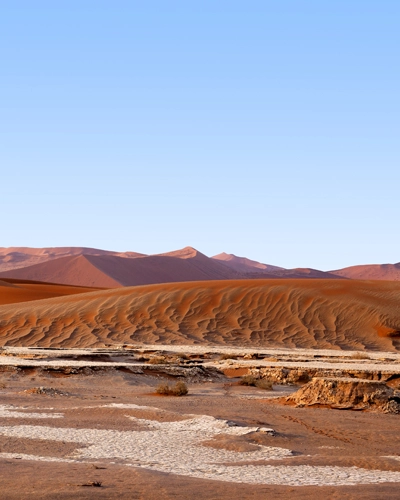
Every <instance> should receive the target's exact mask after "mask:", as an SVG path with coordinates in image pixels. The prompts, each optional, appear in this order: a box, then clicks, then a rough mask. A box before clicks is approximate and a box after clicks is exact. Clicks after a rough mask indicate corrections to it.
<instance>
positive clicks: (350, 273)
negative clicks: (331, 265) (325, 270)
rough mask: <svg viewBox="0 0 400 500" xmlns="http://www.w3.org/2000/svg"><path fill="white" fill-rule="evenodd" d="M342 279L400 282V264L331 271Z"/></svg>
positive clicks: (372, 265) (352, 267)
mask: <svg viewBox="0 0 400 500" xmlns="http://www.w3.org/2000/svg"><path fill="white" fill-rule="evenodd" d="M331 273H333V274H336V275H337V276H340V277H341V278H350V279H355V280H385V281H389V280H390V281H400V262H399V263H397V264H371V265H365V266H351V267H345V268H344V269H338V270H336V271H331Z"/></svg>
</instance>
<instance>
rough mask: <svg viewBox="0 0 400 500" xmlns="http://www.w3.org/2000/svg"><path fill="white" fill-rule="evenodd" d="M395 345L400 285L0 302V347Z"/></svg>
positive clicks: (221, 288) (213, 288)
mask: <svg viewBox="0 0 400 500" xmlns="http://www.w3.org/2000/svg"><path fill="white" fill-rule="evenodd" d="M124 342H129V343H135V342H145V343H166V344H169V343H171V344H185V343H186V344H195V343H201V344H222V345H224V344H226V345H242V346H245V345H246V346H280V347H304V348H336V349H364V348H367V349H378V350H395V349H396V348H400V283H395V282H365V281H364V282H363V281H351V280H238V281H208V282H197V283H193V282H192V283H173V284H167V285H147V286H140V287H132V288H119V289H114V290H104V291H97V292H92V293H86V294H81V295H74V296H69V297H58V298H53V299H47V300H43V301H38V302H31V303H29V304H13V305H3V306H0V343H1V344H3V345H5V344H7V345H16V346H17V345H24V346H34V345H40V346H62V347H84V346H86V347H88V346H100V345H103V344H104V343H106V344H108V343H124Z"/></svg>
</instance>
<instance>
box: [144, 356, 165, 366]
mask: <svg viewBox="0 0 400 500" xmlns="http://www.w3.org/2000/svg"><path fill="white" fill-rule="evenodd" d="M147 362H148V363H149V364H150V365H165V363H167V360H166V359H165V357H164V356H154V357H153V358H150V359H149V360H148V361H147Z"/></svg>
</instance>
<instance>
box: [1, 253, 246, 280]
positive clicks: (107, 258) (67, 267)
mask: <svg viewBox="0 0 400 500" xmlns="http://www.w3.org/2000/svg"><path fill="white" fill-rule="evenodd" d="M179 252H180V253H178V252H173V254H174V255H172V254H164V255H150V256H145V257H137V258H124V257H117V256H114V255H78V256H72V257H62V258H60V259H54V260H50V261H48V262H43V263H41V264H36V265H34V266H30V267H24V268H21V269H14V270H12V271H6V272H3V273H0V279H3V278H5V277H7V278H19V279H26V280H39V281H49V282H53V283H63V284H68V285H79V286H89V287H103V288H115V287H119V286H134V285H145V284H152V283H169V282H181V281H201V280H216V279H234V278H238V277H240V275H238V274H237V273H236V272H235V271H233V270H231V269H229V268H227V267H226V266H224V264H221V263H220V262H217V261H214V260H213V259H210V258H209V257H206V256H205V255H203V254H201V253H200V252H197V251H196V250H195V249H193V248H186V249H183V250H181V251H179Z"/></svg>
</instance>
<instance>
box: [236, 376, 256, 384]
mask: <svg viewBox="0 0 400 500" xmlns="http://www.w3.org/2000/svg"><path fill="white" fill-rule="evenodd" d="M256 382H257V379H256V377H255V376H254V375H244V377H242V378H241V379H240V380H239V384H240V385H252V386H255V385H256Z"/></svg>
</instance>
